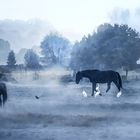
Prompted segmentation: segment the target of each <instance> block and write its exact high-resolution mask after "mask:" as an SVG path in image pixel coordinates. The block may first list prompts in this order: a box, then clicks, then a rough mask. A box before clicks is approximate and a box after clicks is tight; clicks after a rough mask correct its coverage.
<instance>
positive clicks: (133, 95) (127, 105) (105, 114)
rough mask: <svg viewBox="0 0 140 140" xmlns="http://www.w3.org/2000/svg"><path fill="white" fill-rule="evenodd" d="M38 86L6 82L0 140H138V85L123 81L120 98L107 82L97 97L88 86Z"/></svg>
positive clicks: (139, 99) (139, 126)
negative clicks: (6, 94)
mask: <svg viewBox="0 0 140 140" xmlns="http://www.w3.org/2000/svg"><path fill="white" fill-rule="evenodd" d="M25 79H26V77H25ZM39 83H40V82H39ZM39 83H38V82H36V83H30V82H29V83H22V82H21V83H7V89H8V95H9V99H8V102H7V104H6V105H5V107H4V108H3V109H0V140H19V139H20V140H31V139H32V140H66V139H67V140H93V139H95V140H102V139H103V140H132V139H134V140H139V139H140V135H139V130H140V117H139V116H140V86H139V85H140V81H136V80H132V81H130V82H126V83H124V90H122V96H121V97H120V98H117V97H116V94H117V89H116V88H115V86H114V85H113V84H112V88H111V90H110V91H109V92H108V93H107V94H106V93H105V92H104V91H105V89H106V85H105V84H103V85H100V90H101V92H102V93H103V96H102V97H100V96H97V97H96V98H95V97H91V84H90V83H87V84H84V83H82V84H81V85H76V84H75V83H74V82H71V83H68V84H64V83H61V84H60V83H58V82H55V83H52V82H51V81H50V82H49V81H48V83H45V82H42V83H40V84H39ZM83 90H85V91H86V92H87V94H88V97H87V98H85V97H84V96H83V95H82V91H83ZM35 96H38V97H39V99H36V98H35Z"/></svg>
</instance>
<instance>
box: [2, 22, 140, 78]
mask: <svg viewBox="0 0 140 140" xmlns="http://www.w3.org/2000/svg"><path fill="white" fill-rule="evenodd" d="M1 46H3V48H4V46H7V49H8V51H9V55H8V59H7V65H8V67H11V68H12V67H14V66H15V65H16V57H15V54H14V52H13V51H10V49H9V43H8V42H6V41H4V40H0V47H1ZM1 48H2V47H1ZM1 48H0V49H1ZM39 48H40V50H41V53H40V55H38V54H36V53H35V51H33V50H32V49H29V50H27V51H26V53H25V55H24V62H25V67H26V68H29V69H40V68H43V67H50V66H53V65H61V66H65V67H69V68H71V69H72V70H74V71H78V70H84V69H102V70H105V69H114V70H116V69H120V68H121V69H123V70H125V71H126V75H127V74H128V71H129V70H133V69H135V68H137V67H138V65H137V64H136V61H137V60H138V59H139V58H140V35H139V33H138V32H137V31H136V30H135V29H132V28H131V27H129V26H128V25H118V24H114V25H111V24H108V23H105V24H102V25H100V26H99V27H98V28H97V29H96V31H94V32H93V33H92V34H89V35H88V36H84V37H83V38H82V39H81V41H78V42H76V43H75V44H74V45H72V44H71V42H70V41H69V40H68V39H66V38H65V37H63V36H61V35H59V34H57V33H51V34H49V35H47V36H46V37H45V38H44V39H43V40H42V42H41V43H40V46H39ZM0 61H1V60H0Z"/></svg>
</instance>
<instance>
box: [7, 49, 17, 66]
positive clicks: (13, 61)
mask: <svg viewBox="0 0 140 140" xmlns="http://www.w3.org/2000/svg"><path fill="white" fill-rule="evenodd" d="M15 64H16V59H15V53H14V51H10V52H9V55H8V59H7V65H8V66H9V67H11V68H12V67H14V66H15Z"/></svg>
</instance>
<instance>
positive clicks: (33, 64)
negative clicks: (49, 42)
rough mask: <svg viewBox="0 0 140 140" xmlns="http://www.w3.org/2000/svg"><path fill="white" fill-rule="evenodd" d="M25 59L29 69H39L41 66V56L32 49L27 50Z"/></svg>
mask: <svg viewBox="0 0 140 140" xmlns="http://www.w3.org/2000/svg"><path fill="white" fill-rule="evenodd" d="M24 59H25V65H26V67H27V68H29V69H39V68H40V67H41V66H40V64H39V57H38V56H37V54H36V53H35V52H34V51H33V50H32V49H29V50H28V51H27V52H26V54H25V56H24Z"/></svg>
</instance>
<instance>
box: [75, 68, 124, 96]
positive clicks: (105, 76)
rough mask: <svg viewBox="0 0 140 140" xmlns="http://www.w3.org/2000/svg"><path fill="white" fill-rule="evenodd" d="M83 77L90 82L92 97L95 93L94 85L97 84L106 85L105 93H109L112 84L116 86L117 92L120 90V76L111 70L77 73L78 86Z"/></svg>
mask: <svg viewBox="0 0 140 140" xmlns="http://www.w3.org/2000/svg"><path fill="white" fill-rule="evenodd" d="M83 77H85V78H88V79H89V80H90V82H91V83H92V96H93V95H94V92H95V91H96V84H97V83H107V90H106V92H108V91H109V89H110V87H111V83H112V82H113V83H114V84H115V85H116V87H117V88H118V90H119V92H120V90H121V88H122V80H121V76H120V74H119V73H118V72H116V71H113V70H108V71H100V70H84V71H79V72H77V73H76V83H77V84H79V82H80V80H81V79H82V78H83ZM96 92H97V91H96ZM100 95H102V94H100Z"/></svg>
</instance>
